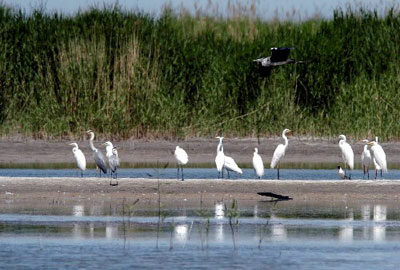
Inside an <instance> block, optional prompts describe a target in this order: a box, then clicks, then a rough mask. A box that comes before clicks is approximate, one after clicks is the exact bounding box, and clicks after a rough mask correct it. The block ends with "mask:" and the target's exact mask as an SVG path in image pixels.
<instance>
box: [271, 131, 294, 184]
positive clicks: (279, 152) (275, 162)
mask: <svg viewBox="0 0 400 270" xmlns="http://www.w3.org/2000/svg"><path fill="white" fill-rule="evenodd" d="M290 132H291V130H290V129H287V128H285V129H284V130H283V131H282V138H283V140H284V141H285V144H279V145H278V146H277V147H276V149H275V151H274V155H273V156H272V160H271V169H274V168H275V166H276V169H277V175H278V180H279V167H280V163H281V159H282V158H283V157H284V156H285V153H286V149H287V147H288V145H289V140H288V138H287V137H286V134H288V133H290Z"/></svg>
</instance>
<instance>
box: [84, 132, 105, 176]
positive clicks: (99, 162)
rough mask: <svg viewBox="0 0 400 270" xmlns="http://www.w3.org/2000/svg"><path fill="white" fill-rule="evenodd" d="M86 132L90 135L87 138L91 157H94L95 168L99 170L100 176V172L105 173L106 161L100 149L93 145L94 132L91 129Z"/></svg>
mask: <svg viewBox="0 0 400 270" xmlns="http://www.w3.org/2000/svg"><path fill="white" fill-rule="evenodd" d="M86 133H88V134H89V135H90V139H89V144H90V148H91V149H92V151H93V158H94V161H95V163H96V166H97V168H98V170H99V175H100V177H101V172H103V173H105V174H107V166H106V162H105V159H104V156H103V154H102V153H101V152H100V150H98V149H97V148H96V147H94V145H93V140H94V132H93V131H92V130H88V131H87V132H86Z"/></svg>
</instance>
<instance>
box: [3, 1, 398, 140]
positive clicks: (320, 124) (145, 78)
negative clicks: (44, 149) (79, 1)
mask: <svg viewBox="0 0 400 270" xmlns="http://www.w3.org/2000/svg"><path fill="white" fill-rule="evenodd" d="M399 29H400V16H399V14H398V13H396V12H395V11H394V9H392V10H389V11H388V12H387V14H386V15H385V16H384V17H379V16H378V15H377V12H375V11H368V10H364V9H362V8H360V10H353V11H351V10H348V11H347V12H344V11H340V10H338V11H335V13H334V16H333V19H331V20H322V19H315V20H308V21H304V22H299V23H296V22H280V21H272V22H264V21H261V20H258V19H256V18H251V17H246V16H237V17H233V18H228V19H226V18H220V17H217V16H216V17H211V16H190V15H187V14H176V13H174V12H172V11H171V10H168V9H166V10H165V11H164V12H163V13H162V15H161V16H160V17H159V18H155V17H152V16H150V15H147V14H143V13H140V12H126V11H123V10H121V9H119V8H118V7H111V8H104V9H96V8H94V9H91V10H89V11H87V12H81V13H78V14H76V15H73V16H63V15H61V14H57V13H56V14H51V15H49V14H47V13H45V12H44V11H41V10H37V11H35V12H33V13H32V14H31V15H27V14H25V13H23V12H21V11H15V10H11V9H9V8H7V7H6V6H4V5H3V6H0V44H1V46H0V124H1V128H0V134H2V135H12V134H14V133H16V132H20V133H23V134H24V135H26V136H33V137H44V138H47V137H64V136H82V131H84V130H87V129H89V128H90V129H94V130H95V131H96V132H98V133H101V134H104V135H107V136H113V137H119V138H130V137H138V138H140V137H168V138H176V137H186V136H214V135H216V134H224V135H230V136H257V135H266V134H267V135H268V134H277V133H280V132H281V130H282V129H283V128H285V127H288V128H291V129H293V130H295V131H296V134H309V135H315V136H334V135H337V134H339V133H344V134H347V135H351V136H354V137H365V136H374V135H375V134H376V135H378V136H380V137H382V139H395V138H398V137H399V131H400V127H399V125H398V124H397V122H398V121H397V120H398V119H399V118H400V113H399V110H398V108H399V106H398V104H400V102H399V101H400V95H399V94H398V89H399V86H400V77H399V76H398V74H399V67H400V61H399V60H400V57H399V55H400V54H399V50H400V47H399V44H400V31H399ZM274 46H293V47H295V50H294V51H292V53H291V57H293V58H295V59H299V60H305V61H306V62H307V63H306V64H302V65H300V64H299V65H287V66H282V67H279V68H277V69H275V70H273V72H272V73H271V76H270V77H269V78H262V77H260V76H259V75H258V73H257V67H256V65H254V63H252V61H251V60H252V59H255V58H258V57H262V56H267V55H269V54H270V50H269V48H270V47H274Z"/></svg>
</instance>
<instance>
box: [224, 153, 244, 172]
mask: <svg viewBox="0 0 400 270" xmlns="http://www.w3.org/2000/svg"><path fill="white" fill-rule="evenodd" d="M224 167H225V169H226V170H227V171H232V172H236V173H239V174H242V173H243V172H242V169H240V168H239V166H238V165H237V164H236V162H235V161H234V160H233V158H231V157H228V156H225V160H224ZM228 175H229V174H228Z"/></svg>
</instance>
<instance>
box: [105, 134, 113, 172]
mask: <svg viewBox="0 0 400 270" xmlns="http://www.w3.org/2000/svg"><path fill="white" fill-rule="evenodd" d="M103 145H105V146H106V158H107V159H108V161H110V157H111V156H112V155H113V148H114V146H113V144H112V142H110V141H106V142H105V143H103ZM109 164H110V162H109ZM110 169H111V167H110ZM111 174H112V173H111V170H110V177H111Z"/></svg>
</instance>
